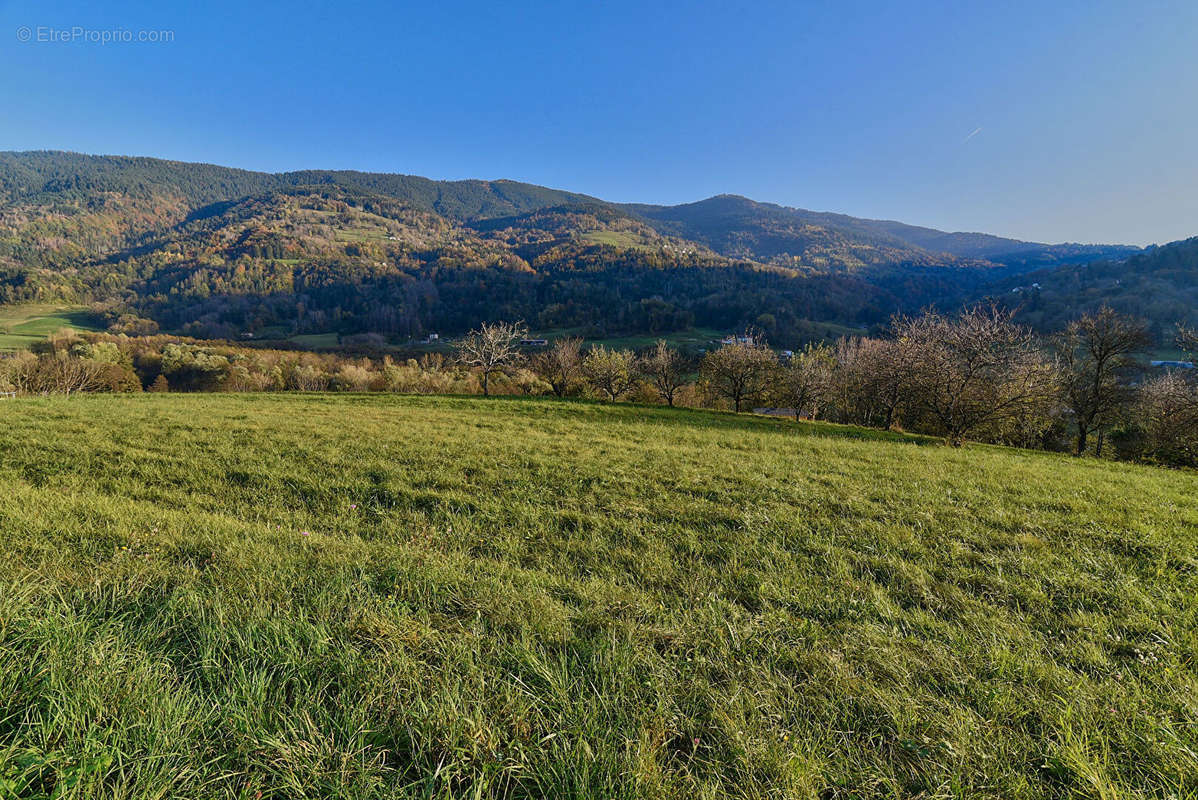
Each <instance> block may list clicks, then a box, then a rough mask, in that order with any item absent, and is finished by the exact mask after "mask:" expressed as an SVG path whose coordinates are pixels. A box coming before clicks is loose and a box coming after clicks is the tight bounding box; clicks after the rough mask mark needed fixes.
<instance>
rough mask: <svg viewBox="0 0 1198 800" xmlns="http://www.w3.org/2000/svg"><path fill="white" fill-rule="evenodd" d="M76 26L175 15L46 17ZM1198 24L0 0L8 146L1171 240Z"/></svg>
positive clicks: (1196, 98)
mask: <svg viewBox="0 0 1198 800" xmlns="http://www.w3.org/2000/svg"><path fill="white" fill-rule="evenodd" d="M22 26H25V27H27V28H28V31H25V32H24V33H28V34H29V35H30V36H31V38H32V41H28V42H22V41H20V38H21V36H22V33H23V31H22V30H21V29H22ZM75 26H78V27H80V28H83V29H86V30H89V31H90V30H94V31H101V30H111V29H113V28H120V29H124V30H127V31H131V32H133V34H134V35H136V32H137V31H140V30H154V31H157V30H170V31H173V35H174V41H173V42H169V43H158V44H151V43H138V42H116V43H109V44H98V43H91V42H87V41H74V42H48V41H38V37H39V31H38V28H39V27H41V28H56V29H60V30H67V31H69V30H70V29H71V28H73V27H75ZM1196 48H1198V3H1196V2H1194V0H1177V1H1176V2H1171V1H1169V0H1165V1H1164V2H1153V1H1152V0H1140V1H1139V2H1133V1H1132V0H1126V1H1125V2H1104V1H1103V0H1087V1H1086V2H1080V1H1079V2H1071V1H1069V0H1052V1H1051V2H1044V1H1043V0H1041V2H1018V1H1004V2H1001V3H973V2H961V0H954V2H943V3H941V2H927V3H906V4H901V3H895V2H865V1H861V2H852V1H849V2H845V0H836V2H832V1H829V2H794V1H792V2H778V3H773V2H767V0H757V2H749V3H719V2H702V0H695V1H694V2H689V3H688V2H676V3H675V2H668V3H667V2H658V3H655V2H650V1H645V2H624V1H623V0H609V1H607V2H597V1H595V2H592V1H591V0H572V1H565V2H563V1H562V0H556V1H555V2H522V1H521V0H512V1H511V2H505V3H496V2H466V1H465V0H462V1H460V2H455V0H441V1H440V2H437V3H431V2H421V3H415V2H412V3H392V2H361V3H342V4H334V3H327V4H315V3H313V4H307V3H270V2H253V3H251V2H239V3H228V2H224V1H223V0H215V1H214V2H207V3H202V2H193V3H182V2H174V3H172V2H169V1H168V0H158V2H105V3H93V2H89V3H82V2H46V0H0V149H21V150H23V149H69V150H77V151H82V152H88V153H119V154H135V155H150V156H159V157H164V158H175V159H181V160H188V161H210V162H215V163H220V164H227V165H233V166H240V167H247V168H251V169H260V170H269V171H280V170H288V169H299V168H309V167H311V168H317V167H329V168H356V169H363V170H377V171H386V172H404V173H410V174H418V175H427V176H430V177H434V178H466V177H478V178H500V177H503V178H513V179H518V180H525V181H531V182H533V183H540V184H546V185H550V186H555V187H560V188H566V189H572V190H576V191H581V192H586V193H589V194H593V195H596V196H598V197H602V198H605V199H609V200H618V201H642V202H659V203H677V202H685V201H691V200H697V199H701V198H703V197H707V196H710V195H712V194H717V193H720V192H733V193H738V194H744V195H747V196H749V197H752V198H754V199H758V200H766V201H772V202H777V203H782V204H785V205H793V206H799V207H804V208H812V209H817V210H831V211H841V212H845V213H850V214H854V215H858V216H870V217H882V218H890V219H901V220H903V221H906V222H912V223H917V224H924V225H930V226H933V227H939V228H945V229H949V230H984V231H988V232H993V233H999V234H1004V235H1012V236H1018V237H1022V238H1029V239H1036V240H1042V241H1054V242H1055V241H1065V240H1074V241H1104V242H1112V241H1118V242H1132V243H1147V242H1152V241H1157V242H1163V241H1168V240H1172V239H1177V238H1182V237H1185V236H1189V235H1194V234H1198V55H1195V50H1196Z"/></svg>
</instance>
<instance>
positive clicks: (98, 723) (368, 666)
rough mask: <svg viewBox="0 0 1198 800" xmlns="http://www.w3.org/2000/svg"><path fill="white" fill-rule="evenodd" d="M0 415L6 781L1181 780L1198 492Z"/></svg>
mask: <svg viewBox="0 0 1198 800" xmlns="http://www.w3.org/2000/svg"><path fill="white" fill-rule="evenodd" d="M0 414H3V422H4V424H3V425H0V453H2V454H3V457H2V460H0V481H3V485H4V491H3V492H2V493H0V796H3V797H8V796H13V797H43V796H50V795H51V794H53V795H54V796H55V797H63V798H89V800H90V799H91V798H108V797H112V798H116V797H120V798H161V797H187V798H239V797H245V798H252V797H263V798H299V797H305V798H325V797H341V798H401V797H405V798H406V797H411V798H416V797H422V798H423V797H437V798H451V797H513V798H516V797H530V798H531V797H587V798H611V797H618V798H634V797H664V798H697V797H707V798H717V797H744V798H765V797H796V798H806V797H822V798H838V797H947V796H957V797H961V796H969V797H976V796H985V797H1002V798H1064V797H1075V796H1076V797H1141V796H1152V797H1188V796H1193V795H1194V794H1195V793H1198V756H1196V753H1198V728H1196V726H1195V721H1196V720H1198V700H1196V698H1198V680H1196V675H1195V656H1196V654H1198V635H1196V632H1198V625H1196V622H1198V621H1196V619H1195V609H1196V607H1198V606H1196V601H1195V598H1196V597H1198V543H1196V541H1195V533H1196V531H1198V493H1196V492H1195V491H1194V489H1195V480H1194V475H1193V474H1192V473H1184V472H1174V471H1166V470H1158V469H1152V468H1148V467H1142V466H1128V465H1121V464H1112V463H1103V462H1097V461H1085V460H1076V459H1070V458H1066V457H1058V456H1054V455H1049V454H1045V453H1037V452H1028V451H1012V450H1006V449H1001V448H993V447H967V448H964V449H957V450H955V449H949V448H945V447H942V446H940V445H938V444H935V443H931V442H928V441H925V440H920V439H915V438H909V437H902V436H891V435H883V434H876V433H873V434H871V433H867V432H863V431H857V430H855V429H850V428H842V427H836V426H825V425H818V424H795V423H791V422H787V421H781V420H774V419H761V418H751V417H746V416H732V415H728V414H718V413H705V412H694V411H686V410H676V409H664V408H646V407H638V406H631V405H620V406H602V405H597V404H591V403H585V402H560V401H546V400H536V399H508V398H494V399H490V400H487V399H482V398H418V397H394V396H345V395H339V396H330V395H290V396H287V395H251V396H238V395H159V396H152V395H145V396H124V397H120V396H90V397H77V398H71V399H69V400H67V399H54V398H51V399H17V400H12V401H7V402H5V403H3V404H0Z"/></svg>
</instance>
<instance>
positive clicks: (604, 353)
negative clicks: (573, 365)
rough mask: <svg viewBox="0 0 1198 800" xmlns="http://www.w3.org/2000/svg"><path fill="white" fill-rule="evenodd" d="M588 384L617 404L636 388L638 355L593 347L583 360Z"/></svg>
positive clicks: (583, 371) (583, 370) (601, 346)
mask: <svg viewBox="0 0 1198 800" xmlns="http://www.w3.org/2000/svg"><path fill="white" fill-rule="evenodd" d="M582 373H583V375H585V376H586V379H587V382H588V383H590V384H591V386H592V387H594V388H595V389H596V390H597V391H599V392H601V393H602V394H603V395H604V396H605V397H606V398H607V399H608V400H610V401H611V402H613V403H614V402H616V401H617V400H619V399H620V398H621V397H623V396H624V395H626V394H628V393H629V392H631V391H632V390H633V388H634V387H635V386H636V355H635V354H634V353H633V352H632V351H631V350H616V349H614V348H612V349H609V348H607V347H604V346H603V345H599V346H597V347H592V348H591V349H590V351H588V352H587V354H586V358H584V359H583V360H582Z"/></svg>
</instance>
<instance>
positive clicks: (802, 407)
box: [771, 344, 836, 420]
mask: <svg viewBox="0 0 1198 800" xmlns="http://www.w3.org/2000/svg"><path fill="white" fill-rule="evenodd" d="M835 368H836V358H835V356H834V355H833V353H832V348H830V347H828V346H827V345H826V344H816V345H811V344H809V345H807V346H806V347H805V348H803V351H802V352H800V353H795V354H794V355H793V356H791V359H790V361H789V362H787V363H786V364H785V365H784V366H782V367H781V369H779V370H778V371H777V380H776V381H775V382H774V387H773V391H772V392H771V394H772V395H773V398H774V402H775V403H777V404H778V405H779V406H783V407H785V408H792V409H794V416H795V419H796V420H797V419H799V418H800V417H801V416H803V415H804V414H809V415H810V416H811V418H812V419H814V418H815V417H817V416H818V415H819V412H820V409H821V408H822V407H823V405H824V402H825V401H826V400H827V398H828V395H829V393H830V392H831V388H832V374H833V371H834V370H835Z"/></svg>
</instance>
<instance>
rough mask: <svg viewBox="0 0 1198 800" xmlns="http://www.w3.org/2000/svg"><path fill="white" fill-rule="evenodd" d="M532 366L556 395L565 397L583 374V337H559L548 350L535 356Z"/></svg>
mask: <svg viewBox="0 0 1198 800" xmlns="http://www.w3.org/2000/svg"><path fill="white" fill-rule="evenodd" d="M532 368H533V371H535V372H536V373H537V374H538V375H540V376H541V377H542V378H543V379H544V380H545V382H546V383H548V384H549V386H550V388H551V389H552V390H553V393H554V394H555V395H557V396H558V397H565V396H566V395H567V394H569V393H570V390H571V389H572V388H573V387H574V385H575V384H576V383H577V382H578V379H579V376H580V375H581V374H582V339H579V338H577V337H572V338H568V339H558V340H557V341H555V342H554V343H553V344H552V345H550V347H549V349H548V350H546V351H545V352H543V353H538V354H537V355H536V357H535V358H533V360H532Z"/></svg>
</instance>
